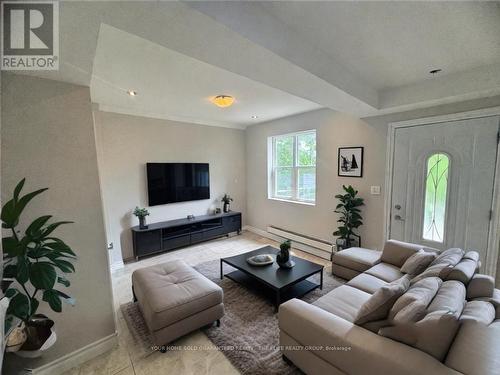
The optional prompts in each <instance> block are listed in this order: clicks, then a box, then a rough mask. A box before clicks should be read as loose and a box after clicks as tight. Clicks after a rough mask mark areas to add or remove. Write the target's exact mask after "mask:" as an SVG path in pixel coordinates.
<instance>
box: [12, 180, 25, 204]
mask: <svg viewBox="0 0 500 375" xmlns="http://www.w3.org/2000/svg"><path fill="white" fill-rule="evenodd" d="M25 182H26V178H23V179H22V180H21V181H19V182H18V183H17V185H16V187H15V188H14V201H16V202H17V201H18V200H19V194H20V193H21V190H22V189H23V186H24V183H25Z"/></svg>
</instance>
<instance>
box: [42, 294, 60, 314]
mask: <svg viewBox="0 0 500 375" xmlns="http://www.w3.org/2000/svg"><path fill="white" fill-rule="evenodd" d="M42 299H43V300H44V301H45V302H47V303H48V304H49V306H50V308H51V309H52V310H54V311H55V312H61V311H62V303H61V298H60V297H59V294H58V293H57V291H55V290H54V289H48V290H45V291H44V292H43V297H42Z"/></svg>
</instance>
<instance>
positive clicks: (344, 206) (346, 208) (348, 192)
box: [333, 185, 365, 248]
mask: <svg viewBox="0 0 500 375" xmlns="http://www.w3.org/2000/svg"><path fill="white" fill-rule="evenodd" d="M342 188H343V189H344V191H345V194H338V195H336V196H335V198H337V199H338V200H339V201H340V203H339V204H337V207H335V211H334V212H336V213H338V214H340V218H339V219H338V220H337V222H338V223H341V225H340V226H339V227H338V228H337V230H336V231H335V232H333V235H334V236H338V239H337V245H338V246H339V247H341V248H348V247H351V246H352V244H353V242H355V241H356V240H357V241H358V245H360V236H359V235H358V234H357V233H356V232H355V231H356V229H357V228H359V227H360V226H361V225H362V224H363V221H362V219H363V218H362V217H361V209H360V208H359V207H361V206H364V204H365V203H364V199H363V198H359V197H357V194H358V191H357V190H354V188H353V187H352V186H351V185H349V186H348V187H346V186H345V185H342Z"/></svg>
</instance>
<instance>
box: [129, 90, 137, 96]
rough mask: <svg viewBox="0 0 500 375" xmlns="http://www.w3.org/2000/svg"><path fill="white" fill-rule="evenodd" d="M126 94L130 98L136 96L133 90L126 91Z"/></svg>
mask: <svg viewBox="0 0 500 375" xmlns="http://www.w3.org/2000/svg"><path fill="white" fill-rule="evenodd" d="M127 94H129V95H130V96H137V91H134V90H128V91H127Z"/></svg>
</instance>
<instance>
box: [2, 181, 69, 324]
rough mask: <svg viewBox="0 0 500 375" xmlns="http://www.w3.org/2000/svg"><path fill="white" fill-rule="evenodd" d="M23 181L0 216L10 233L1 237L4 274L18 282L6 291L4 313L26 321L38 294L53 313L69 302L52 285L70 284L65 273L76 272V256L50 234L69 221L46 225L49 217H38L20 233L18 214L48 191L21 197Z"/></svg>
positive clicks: (35, 306)
mask: <svg viewBox="0 0 500 375" xmlns="http://www.w3.org/2000/svg"><path fill="white" fill-rule="evenodd" d="M24 182H25V180H24V179H23V180H21V181H20V182H19V183H18V184H17V186H16V188H15V189H14V194H13V198H12V199H11V200H9V201H8V202H7V203H5V205H4V206H3V208H2V212H1V215H0V217H1V220H2V227H3V228H6V229H10V232H11V233H10V234H11V235H10V236H7V237H4V238H2V246H3V252H4V268H3V277H4V278H8V279H15V280H16V281H17V283H14V284H12V285H11V287H10V288H9V289H7V290H6V291H5V294H6V296H7V297H9V298H11V302H10V304H9V308H8V310H7V314H8V315H11V316H12V315H13V316H16V317H18V318H20V319H22V320H24V321H28V319H29V318H30V317H31V316H33V315H34V314H36V311H37V309H38V306H39V304H40V301H39V299H38V296H39V294H40V293H42V300H43V301H45V302H47V303H48V304H49V306H50V307H51V308H52V310H54V311H55V312H61V310H62V308H61V306H62V301H66V302H71V301H72V299H71V297H69V296H68V295H66V294H64V293H62V292H60V291H58V290H56V289H54V288H55V287H56V285H57V284H60V285H61V286H63V287H68V286H70V282H69V281H68V280H67V279H66V278H65V277H64V274H66V273H71V272H75V267H74V266H73V264H72V263H71V262H72V261H74V260H75V259H76V255H75V253H74V252H73V250H71V248H70V247H69V246H68V245H67V244H66V243H64V241H62V240H61V239H59V238H56V237H49V236H50V235H51V233H53V232H54V231H55V230H56V229H57V228H58V227H59V226H60V225H64V224H69V223H71V222H70V221H58V222H54V223H50V224H49V223H48V222H49V220H50V219H51V218H52V216H50V215H44V216H40V217H39V218H37V219H35V220H33V222H32V223H31V224H30V225H28V227H27V228H26V230H25V231H24V236H22V235H21V231H20V230H19V229H18V228H17V226H18V225H19V219H20V217H21V214H22V213H23V211H24V209H25V208H26V206H27V205H28V203H29V202H30V201H31V200H32V199H33V198H34V197H36V196H37V195H38V194H40V193H43V192H44V191H45V190H47V189H40V190H36V191H34V192H32V193H28V194H26V195H24V196H22V197H20V194H21V190H22V188H23V186H24ZM29 290H32V292H29Z"/></svg>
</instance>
